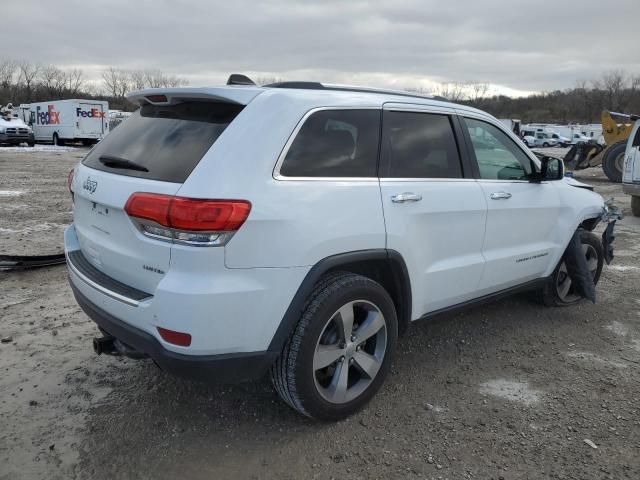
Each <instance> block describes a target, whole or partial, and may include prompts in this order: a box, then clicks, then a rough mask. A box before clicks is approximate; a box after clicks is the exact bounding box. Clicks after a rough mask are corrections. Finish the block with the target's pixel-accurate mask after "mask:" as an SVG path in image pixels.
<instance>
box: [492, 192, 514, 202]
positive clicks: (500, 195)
mask: <svg viewBox="0 0 640 480" xmlns="http://www.w3.org/2000/svg"><path fill="white" fill-rule="evenodd" d="M489 197H490V198H491V200H507V199H509V198H511V194H510V193H509V192H493V193H492V194H491V195H489Z"/></svg>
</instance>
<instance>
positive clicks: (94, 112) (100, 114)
mask: <svg viewBox="0 0 640 480" xmlns="http://www.w3.org/2000/svg"><path fill="white" fill-rule="evenodd" d="M105 113H106V112H101V111H100V110H98V109H97V108H92V109H91V110H89V111H88V112H85V111H84V110H82V109H81V108H76V117H85V118H86V117H88V118H104V115H105Z"/></svg>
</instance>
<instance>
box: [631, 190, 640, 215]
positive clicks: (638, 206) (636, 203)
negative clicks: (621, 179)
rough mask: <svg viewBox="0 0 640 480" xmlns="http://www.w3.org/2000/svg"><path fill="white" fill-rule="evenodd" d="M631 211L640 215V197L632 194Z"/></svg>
mask: <svg viewBox="0 0 640 480" xmlns="http://www.w3.org/2000/svg"><path fill="white" fill-rule="evenodd" d="M631 213H633V215H634V216H635V217H640V197H638V196H635V195H633V196H631Z"/></svg>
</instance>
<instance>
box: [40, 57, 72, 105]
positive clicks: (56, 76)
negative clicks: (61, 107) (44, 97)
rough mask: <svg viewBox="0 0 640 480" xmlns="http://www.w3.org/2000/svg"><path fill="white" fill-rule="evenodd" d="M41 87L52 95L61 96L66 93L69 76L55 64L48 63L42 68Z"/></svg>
mask: <svg viewBox="0 0 640 480" xmlns="http://www.w3.org/2000/svg"><path fill="white" fill-rule="evenodd" d="M38 78H39V80H40V87H41V88H42V89H43V90H44V91H45V92H47V94H49V95H51V96H57V97H60V96H62V95H63V93H64V89H65V87H66V83H67V78H66V75H65V73H64V72H63V71H62V70H60V69H59V68H58V67H56V66H55V65H46V66H44V67H42V68H41V69H40V72H39V76H38Z"/></svg>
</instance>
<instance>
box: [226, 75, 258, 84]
mask: <svg viewBox="0 0 640 480" xmlns="http://www.w3.org/2000/svg"><path fill="white" fill-rule="evenodd" d="M227 85H255V82H254V81H253V80H251V79H250V78H249V77H247V76H246V75H242V74H240V73H232V74H231V75H229V80H227Z"/></svg>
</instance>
